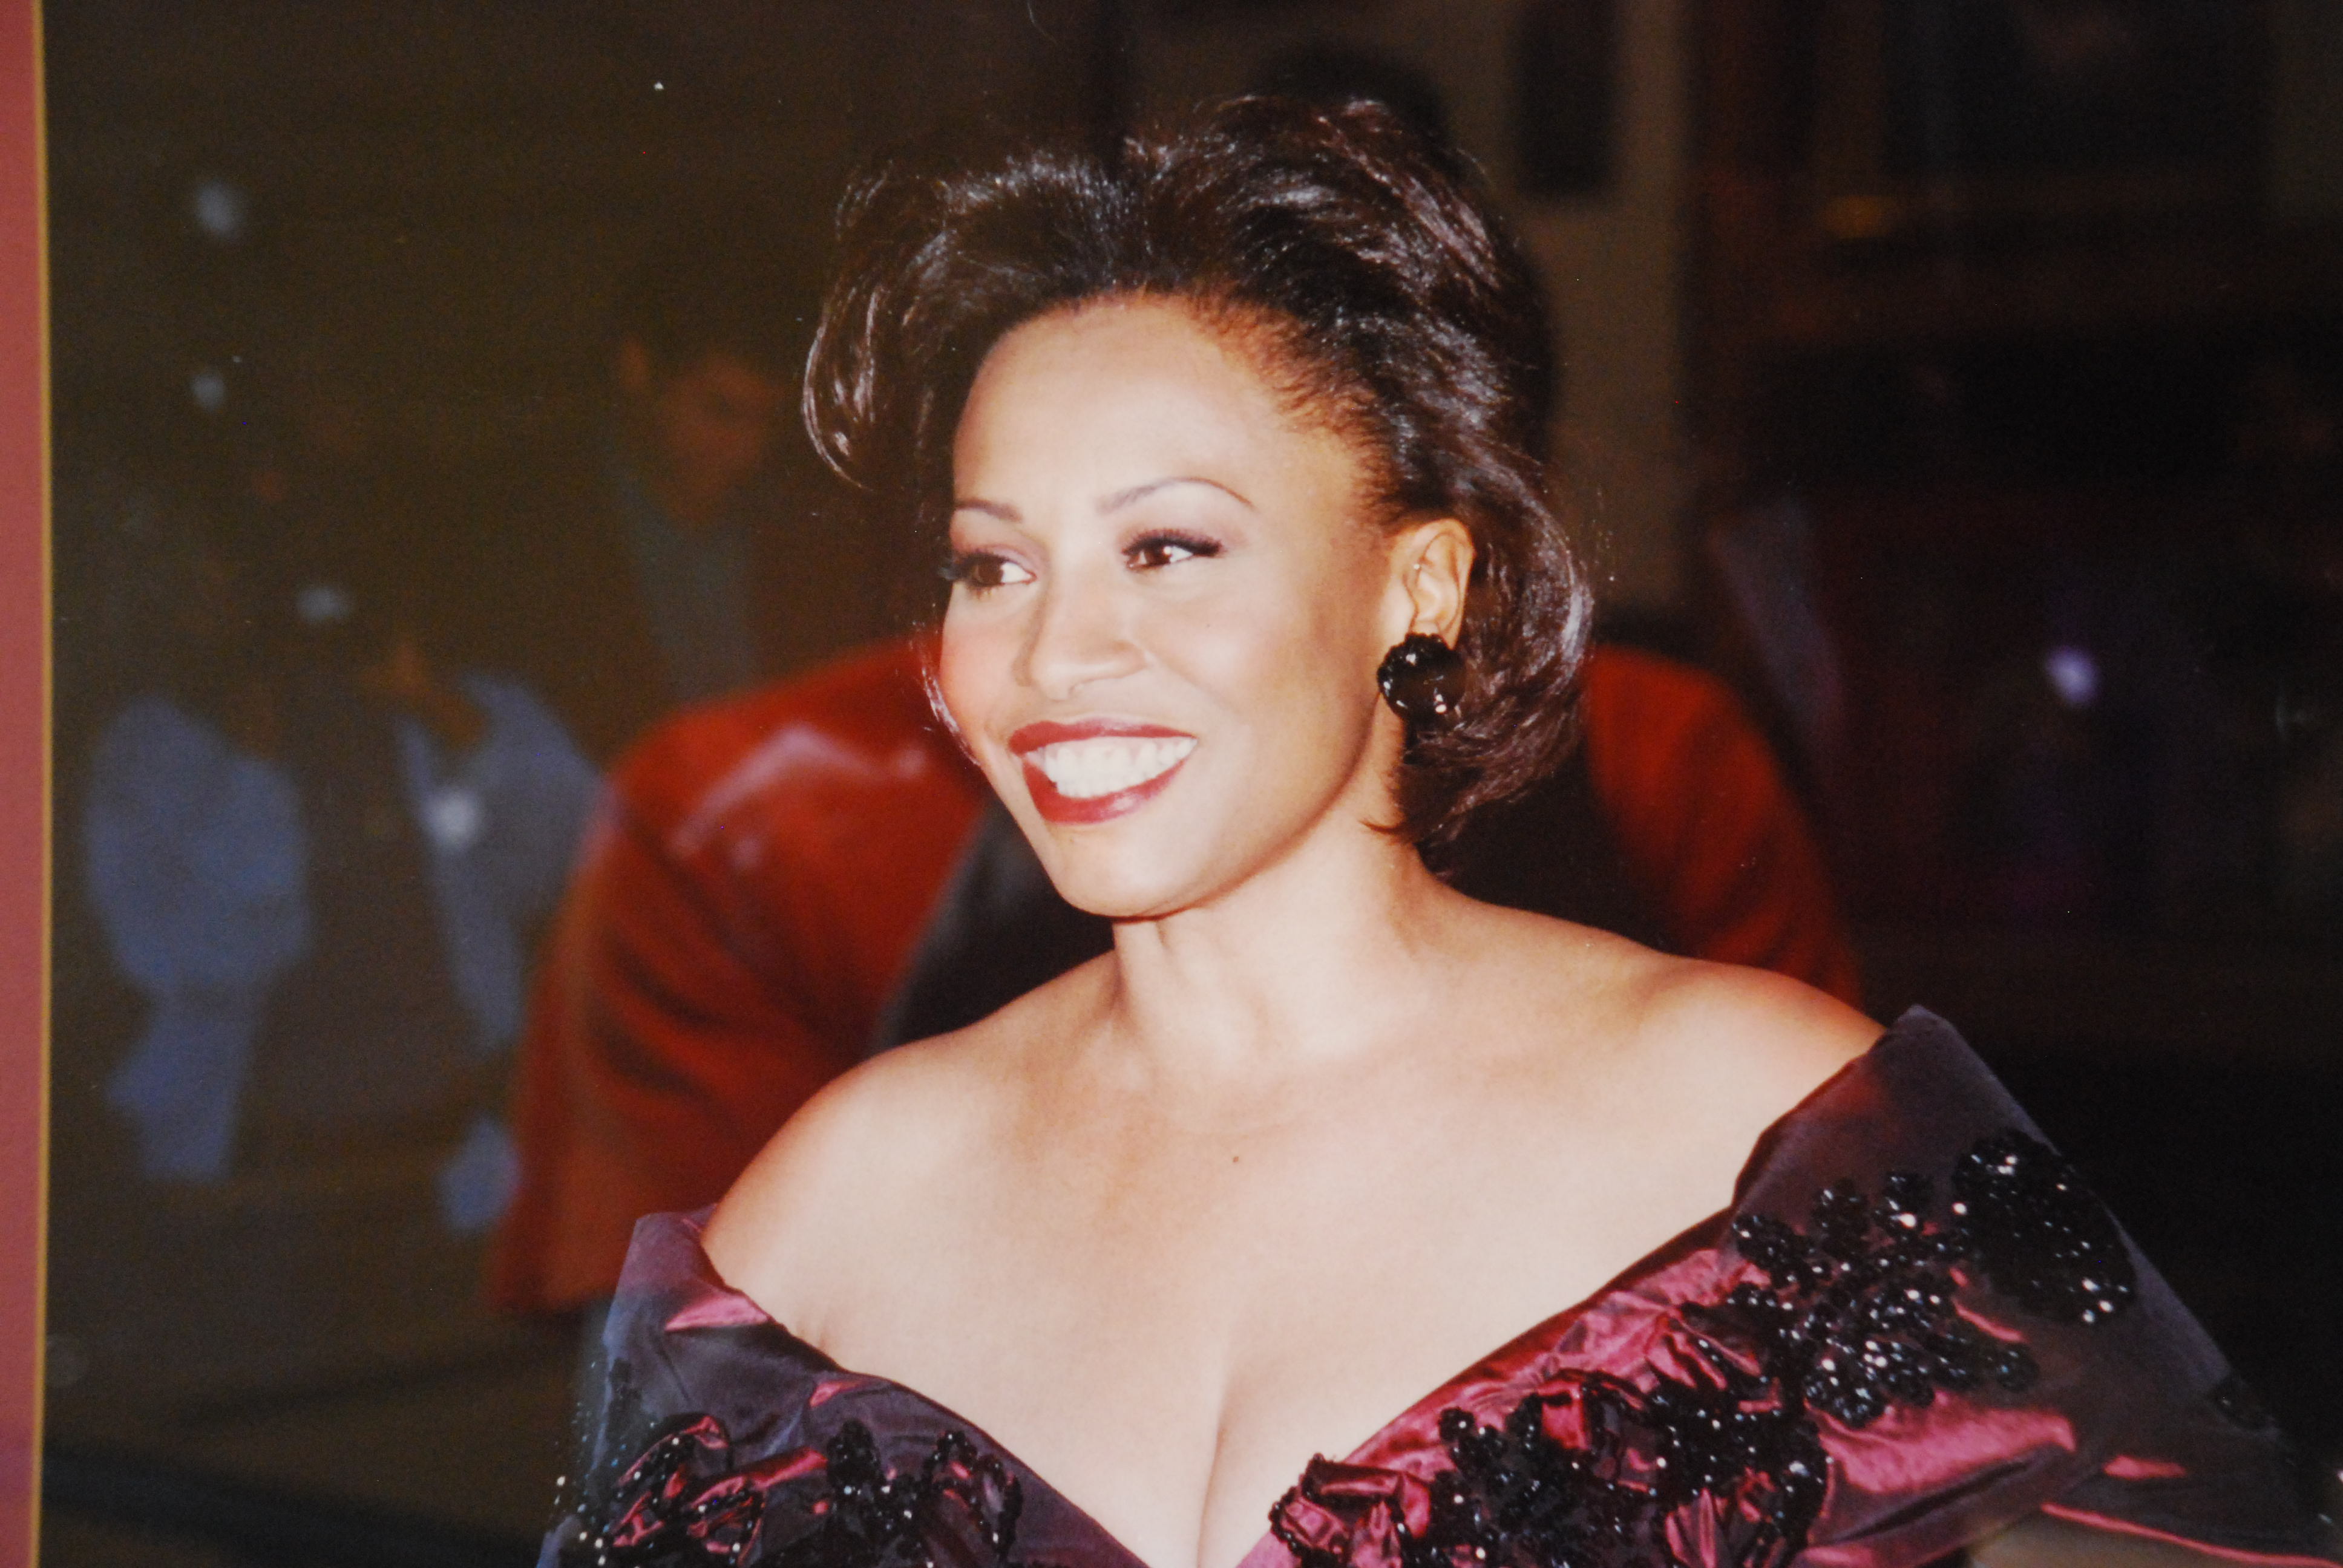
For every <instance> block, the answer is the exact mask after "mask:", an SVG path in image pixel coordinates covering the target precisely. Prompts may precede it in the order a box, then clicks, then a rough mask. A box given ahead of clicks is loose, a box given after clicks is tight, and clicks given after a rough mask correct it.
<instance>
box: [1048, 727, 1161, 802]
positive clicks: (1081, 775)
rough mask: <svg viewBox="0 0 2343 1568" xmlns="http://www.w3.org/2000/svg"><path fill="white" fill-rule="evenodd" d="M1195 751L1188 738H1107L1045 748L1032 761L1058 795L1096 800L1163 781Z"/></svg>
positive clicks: (1062, 741)
mask: <svg viewBox="0 0 2343 1568" xmlns="http://www.w3.org/2000/svg"><path fill="white" fill-rule="evenodd" d="M1194 749H1196V742H1195V739H1194V738H1192V737H1191V736H1186V735H1181V736H1161V737H1156V736H1145V737H1142V736H1108V737H1105V738H1103V739H1097V740H1061V741H1059V742H1058V743H1057V744H1056V745H1055V746H1044V747H1043V748H1041V750H1039V751H1037V752H1035V753H1033V761H1034V763H1035V764H1036V765H1037V766H1038V767H1040V769H1041V771H1042V772H1043V773H1045V774H1047V775H1048V776H1049V779H1050V782H1051V783H1052V784H1054V785H1056V786H1057V789H1058V793H1059V794H1061V795H1063V796H1066V797H1068V798H1069V799H1075V800H1093V799H1097V798H1098V797H1099V796H1101V795H1112V794H1114V793H1116V792H1117V791H1118V790H1122V789H1136V788H1138V787H1139V786H1140V785H1141V784H1144V783H1146V782H1147V781H1148V780H1149V779H1155V778H1160V777H1161V776H1162V775H1163V774H1165V773H1168V772H1170V771H1171V770H1172V769H1173V768H1175V767H1177V766H1178V765H1179V763H1180V761H1181V759H1182V758H1184V757H1186V756H1187V755H1188V753H1189V752H1191V751H1193V750H1194Z"/></svg>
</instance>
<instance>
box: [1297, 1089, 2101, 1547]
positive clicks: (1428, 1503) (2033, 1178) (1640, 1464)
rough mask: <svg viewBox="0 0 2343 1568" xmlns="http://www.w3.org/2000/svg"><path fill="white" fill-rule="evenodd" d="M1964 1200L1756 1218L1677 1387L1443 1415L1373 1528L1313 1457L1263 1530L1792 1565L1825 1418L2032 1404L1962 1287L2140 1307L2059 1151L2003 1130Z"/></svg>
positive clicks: (1575, 1379)
mask: <svg viewBox="0 0 2343 1568" xmlns="http://www.w3.org/2000/svg"><path fill="white" fill-rule="evenodd" d="M1952 1187H1953V1192H1954V1201H1953V1202H1952V1204H1951V1205H1950V1206H1949V1209H1950V1212H1949V1215H1948V1218H1947V1219H1946V1221H1933V1220H1931V1219H1930V1217H1929V1214H1930V1211H1931V1209H1932V1208H1933V1207H1934V1194H1933V1191H1932V1189H1931V1184H1930V1183H1929V1182H1928V1181H1927V1180H1926V1178H1924V1177H1920V1176H1916V1175H1912V1174H1909V1173H1903V1172H1898V1173H1896V1174H1893V1175H1890V1176H1889V1177H1888V1178H1887V1179H1886V1181H1885V1183H1883V1186H1882V1190H1881V1195H1880V1197H1879V1198H1878V1199H1877V1200H1876V1201H1873V1200H1871V1199H1868V1198H1866V1197H1865V1194H1864V1192H1863V1191H1862V1190H1861V1189H1860V1188H1858V1187H1856V1186H1855V1184H1853V1183H1852V1182H1839V1183H1836V1184H1835V1185H1833V1186H1831V1187H1828V1188H1826V1189H1825V1190H1824V1191H1822V1192H1821V1193H1820V1194H1819V1195H1817V1196H1816V1198H1815V1201H1814V1207H1813V1210H1812V1213H1811V1218H1810V1221H1809V1225H1808V1229H1807V1230H1806V1231H1803V1232H1802V1231H1798V1230H1796V1229H1795V1227H1793V1226H1790V1225H1788V1224H1785V1223H1784V1222H1783V1221H1779V1220H1775V1219H1772V1218H1769V1217H1767V1216H1765V1215H1755V1214H1752V1215H1744V1216H1742V1217H1741V1218H1739V1219H1737V1220H1735V1221H1734V1225H1733V1239H1734V1241H1735V1244H1736V1245H1737V1246H1738V1248H1739V1249H1740V1251H1741V1253H1742V1255H1743V1256H1744V1257H1745V1258H1747V1259H1748V1260H1749V1261H1750V1262H1752V1263H1753V1264H1755V1266H1756V1267H1757V1269H1758V1271H1760V1272H1761V1273H1763V1274H1764V1275H1765V1283H1763V1284H1758V1283H1755V1282H1752V1283H1748V1284H1743V1285H1740V1286H1737V1287H1736V1288H1735V1289H1734V1290H1733V1291H1732V1292H1730V1293H1729V1294H1727V1295H1726V1296H1725V1299H1724V1300H1723V1301H1722V1302H1713V1303H1697V1302H1695V1303H1691V1304H1688V1305H1686V1306H1685V1307H1684V1309H1683V1318H1684V1324H1685V1326H1686V1329H1687V1330H1688V1345H1689V1349H1690V1352H1691V1355H1690V1357H1688V1358H1687V1360H1688V1361H1689V1362H1690V1364H1689V1365H1688V1366H1687V1367H1686V1368H1685V1369H1684V1374H1683V1375H1681V1376H1678V1375H1671V1374H1669V1373H1666V1372H1655V1373H1654V1376H1653V1378H1652V1381H1651V1385H1650V1386H1649V1387H1648V1388H1641V1387H1637V1386H1634V1385H1631V1384H1628V1383H1626V1382H1622V1381H1620V1380H1618V1379H1616V1378H1613V1377H1610V1376H1608V1375H1606V1374H1602V1373H1582V1374H1575V1375H1574V1374H1569V1373H1564V1374H1563V1375H1562V1376H1560V1377H1558V1378H1556V1379H1554V1380H1553V1381H1552V1382H1549V1383H1548V1384H1547V1386H1546V1388H1545V1389H1544V1390H1541V1392H1538V1393H1536V1394H1533V1395H1531V1396H1530V1397H1529V1398H1528V1399H1525V1400H1524V1401H1523V1402H1521V1403H1520V1404H1518V1405H1516V1406H1514V1408H1513V1411H1512V1412H1511V1413H1510V1414H1509V1415H1508V1416H1507V1417H1506V1419H1505V1421H1504V1422H1503V1425H1502V1426H1500V1427H1484V1426H1483V1425H1481V1424H1480V1422H1478V1421H1477V1420H1476V1419H1475V1418H1474V1417H1473V1415H1472V1414H1471V1413H1470V1412H1465V1411H1463V1410H1449V1411H1446V1412H1443V1414H1442V1416H1441V1424H1440V1435H1441V1441H1442V1443H1443V1446H1444V1447H1445V1448H1446V1449H1447V1451H1448V1455H1449V1459H1450V1461H1451V1463H1452V1465H1453V1468H1452V1469H1450V1470H1446V1471H1443V1472H1442V1473H1439V1474H1438V1475H1436V1476H1434V1477H1433V1479H1432V1480H1431V1481H1430V1482H1429V1483H1423V1485H1425V1486H1427V1487H1428V1490H1429V1496H1428V1498H1424V1499H1420V1500H1418V1506H1417V1507H1415V1508H1414V1509H1413V1510H1411V1509H1409V1508H1408V1507H1406V1506H1404V1505H1403V1499H1402V1498H1401V1496H1400V1495H1399V1494H1400V1493H1403V1492H1404V1491H1405V1490H1406V1486H1407V1485H1408V1484H1411V1483H1403V1482H1402V1481H1401V1480H1400V1479H1399V1478H1396V1477H1393V1478H1392V1481H1391V1484H1390V1488H1388V1489H1387V1490H1391V1491H1392V1492H1393V1495H1392V1496H1390V1497H1387V1498H1384V1499H1382V1500H1381V1501H1380V1503H1379V1506H1380V1508H1381V1512H1380V1513H1376V1512H1375V1509H1374V1507H1373V1506H1370V1505H1368V1504H1366V1503H1363V1502H1362V1501H1361V1499H1362V1498H1363V1496H1365V1495H1367V1494H1368V1493H1373V1491H1374V1490H1375V1488H1374V1487H1373V1485H1368V1486H1365V1487H1362V1485H1361V1484H1360V1483H1359V1482H1358V1480H1357V1479H1356V1478H1357V1477H1358V1475H1359V1474H1360V1473H1359V1472H1357V1471H1356V1470H1355V1469H1354V1468H1353V1467H1343V1466H1332V1465H1328V1464H1326V1463H1325V1462H1319V1463H1318V1464H1315V1465H1313V1466H1312V1469H1311V1472H1310V1473H1309V1474H1308V1475H1305V1476H1304V1478H1303V1480H1302V1484H1301V1485H1299V1486H1297V1487H1296V1488H1295V1489H1294V1490H1293V1491H1292V1492H1290V1493H1287V1494H1286V1495H1285V1497H1284V1498H1283V1499H1282V1501H1281V1502H1280V1503H1279V1504H1278V1505H1277V1507H1276V1508H1274V1509H1272V1511H1271V1513H1270V1523H1271V1527H1272V1529H1273V1530H1274V1531H1275V1532H1276V1533H1277V1535H1278V1538H1279V1539H1280V1540H1281V1541H1282V1542H1283V1543H1284V1544H1285V1546H1286V1548H1287V1550H1288V1551H1290V1552H1291V1553H1292V1554H1293V1556H1294V1558H1295V1559H1296V1560H1297V1562H1299V1563H1301V1565H1302V1568H1353V1559H1354V1557H1357V1556H1358V1555H1359V1553H1358V1551H1357V1547H1358V1545H1359V1544H1360V1543H1359V1542H1358V1541H1357V1535H1358V1533H1360V1531H1361V1530H1365V1531H1366V1532H1367V1533H1371V1534H1379V1533H1382V1532H1383V1531H1384V1530H1388V1532H1389V1533H1390V1536H1391V1537H1392V1539H1391V1540H1390V1541H1389V1542H1388V1543H1383V1544H1379V1545H1378V1546H1377V1548H1376V1549H1374V1550H1373V1551H1371V1552H1369V1553H1367V1555H1370V1556H1374V1557H1376V1558H1378V1559H1388V1558H1390V1557H1392V1556H1394V1555H1395V1556H1396V1557H1397V1559H1398V1561H1399V1563H1400V1564H1401V1568H1483V1565H1501V1568H1653V1565H1659V1564H1666V1565H1671V1568H1674V1565H1678V1564H1682V1563H1684V1562H1686V1561H1687V1559H1686V1558H1685V1557H1684V1555H1683V1554H1682V1552H1680V1551H1679V1550H1678V1548H1679V1547H1681V1548H1683V1549H1684V1551H1690V1550H1694V1544H1693V1543H1696V1542H1705V1543H1706V1544H1705V1545H1704V1546H1700V1547H1698V1548H1697V1549H1698V1551H1699V1553H1700V1560H1701V1561H1703V1562H1714V1563H1734V1564H1739V1565H1743V1568H1780V1565H1782V1564H1785V1563H1788V1562H1789V1561H1790V1560H1791V1559H1792V1558H1795V1556H1796V1555H1797V1554H1798V1553H1800V1552H1801V1551H1803V1550H1804V1549H1805V1544H1806V1537H1807V1533H1808V1531H1809V1530H1810V1529H1811V1528H1812V1527H1813V1524H1814V1522H1815V1519H1816V1518H1817V1517H1818V1516H1819V1515H1820V1513H1821V1512H1822V1506H1823V1502H1824V1498H1825V1493H1826V1491H1827V1489H1828V1483H1829V1461H1828V1456H1827V1454H1826V1452H1825V1449H1824V1446H1823V1442H1822V1431H1821V1427H1820V1425H1819V1423H1818V1420H1817V1418H1818V1417H1828V1418H1829V1419H1830V1420H1832V1421H1834V1422H1837V1423H1838V1424H1839V1425H1841V1426H1843V1427H1848V1428H1853V1429H1857V1430H1860V1429H1861V1428H1863V1427H1866V1426H1868V1425H1870V1424H1871V1423H1872V1422H1875V1421H1877V1420H1878V1419H1879V1418H1880V1417H1881V1416H1882V1415H1884V1414H1885V1413H1886V1412H1887V1411H1888V1410H1889V1409H1890V1408H1892V1407H1895V1406H1899V1405H1901V1406H1906V1407H1920V1406H1926V1405H1927V1404H1930V1403H1932V1402H1934V1401H1935V1399H1936V1394H1937V1392H1939V1391H1940V1390H1942V1391H1952V1392H1962V1393H1986V1392H1996V1391H1998V1392H2004V1393H2019V1392H2024V1391H2025V1390H2026V1388H2028V1387H2030V1386H2031V1385H2032V1384H2033V1382H2035V1380H2036V1377H2037V1376H2038V1375H2039V1374H2038V1372H2037V1369H2036V1365H2035V1362H2034V1358H2033V1356H2032V1354H2031V1353H2029V1352H2027V1350H2026V1347H2025V1346H2023V1345H2021V1344H2010V1343H2006V1342H2003V1341H2001V1340H1998V1339H1996V1338H1994V1337H1993V1336H1992V1335H1989V1334H1987V1333H1986V1332H1983V1331H1982V1330H1979V1329H1977V1328H1976V1327H1975V1326H1973V1325H1972V1324H1970V1323H1969V1322H1967V1321H1966V1319H1964V1318H1962V1317H1961V1316H1960V1315H1959V1313H1958V1312H1957V1311H1956V1298H1957V1296H1958V1295H1959V1292H1960V1291H1961V1289H1962V1284H1963V1281H1964V1280H1965V1279H1968V1278H1973V1277H1975V1276H1976V1275H1980V1274H1981V1275H1982V1276H1983V1277H1984V1278H1985V1279H1986V1281H1989V1282H1991V1284H1992V1285H1993V1287H1994V1288H1995V1289H1996V1290H1997V1291H1999V1292H2001V1293H2003V1294H2004V1295H2006V1296H2008V1297H2010V1298H2011V1299H2012V1300H2014V1301H2016V1302H2017V1303H2018V1304H2019V1305H2020V1306H2022V1307H2024V1308H2025V1309H2026V1311H2028V1312H2032V1313H2034V1314H2036V1315H2037V1316H2040V1317H2046V1318H2049V1319H2052V1320H2055V1321H2057V1322H2066V1323H2072V1324H2077V1325H2087V1324H2097V1323H2103V1322H2107V1320H2108V1319H2110V1318H2113V1317H2115V1316H2117V1314H2119V1313H2121V1312H2123V1311H2124V1310H2125V1309H2126V1308H2127V1307H2128V1306H2129V1305H2130V1304H2131V1302H2132V1301H2133V1299H2134V1297H2135V1295H2136V1294H2137V1275H2136V1272H2135V1270H2134V1267H2133V1264H2132V1261H2131V1257H2130V1254H2129V1251H2127V1248H2126V1247H2125V1245H2124V1241H2123V1238H2122V1235H2121V1233H2120V1232H2119V1231H2117V1228H2116V1223H2115V1221H2114V1219H2113V1218H2112V1217H2111V1216H2110V1215H2109V1214H2108V1213H2107V1210H2106V1208H2105V1207H2104V1206H2103V1205H2101V1204H2100V1202H2099V1201H2098V1200H2097V1198H2096V1197H2094V1196H2093V1195H2092V1194H2091V1192H2090V1191H2089V1190H2088V1189H2087V1187H2085V1186H2084V1185H2083V1182H2082V1181H2081V1179H2080V1178H2079V1177H2078V1176H2077V1174H2076V1172H2075V1170H2074V1168H2073V1166H2071V1165H2070V1164H2069V1163H2068V1162H2067V1161H2066V1160H2065V1158H2064V1157H2062V1156H2061V1155H2059V1154H2058V1153H2057V1152H2056V1151H2055V1150H2053V1149H2051V1148H2049V1147H2048V1146H2047V1145H2046V1144H2044V1143H2042V1142H2040V1141H2036V1140H2035V1139H2033V1138H2030V1137H2028V1136H2026V1134H2025V1133H2023V1132H2019V1131H2014V1130H2013V1131H2006V1132H2002V1133H1999V1134H1996V1136H1994V1137H1991V1138H1987V1139H1984V1140H1981V1141H1978V1142H1977V1143H1976V1145H1975V1146H1974V1147H1972V1148H1971V1149H1970V1150H1969V1151H1968V1152H1967V1153H1966V1155H1964V1156H1963V1157H1962V1158H1961V1160H1960V1161H1958V1162H1957V1163H1956V1165H1955V1167H1954V1171H1953V1181H1952ZM1556 1384H1562V1385H1564V1386H1563V1387H1560V1388H1557V1387H1556ZM1411 1512H1413V1514H1414V1515H1415V1516H1416V1517H1417V1521H1418V1523H1416V1524H1414V1525H1413V1526H1411V1524H1410V1523H1409V1516H1410V1514H1411ZM1305 1514H1307V1515H1308V1516H1309V1517H1308V1518H1307V1519H1305V1518H1304V1515H1305ZM1371 1521H1373V1523H1372V1524H1371V1523H1370V1522H1371ZM1305 1524H1307V1525H1311V1526H1313V1527H1311V1528H1304V1525H1305Z"/></svg>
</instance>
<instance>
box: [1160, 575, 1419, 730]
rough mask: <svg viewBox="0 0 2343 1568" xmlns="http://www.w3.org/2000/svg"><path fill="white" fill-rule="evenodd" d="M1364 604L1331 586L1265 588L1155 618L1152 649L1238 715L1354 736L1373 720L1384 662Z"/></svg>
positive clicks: (1278, 585)
mask: <svg viewBox="0 0 2343 1568" xmlns="http://www.w3.org/2000/svg"><path fill="white" fill-rule="evenodd" d="M1345 586H1348V585H1345ZM1312 589H1314V590H1315V591H1310V590H1312ZM1354 597H1355V596H1353V595H1350V594H1347V593H1344V592H1339V591H1338V592H1334V593H1328V592H1326V591H1325V584H1324V580H1323V579H1319V580H1318V581H1316V582H1314V583H1309V584H1303V583H1297V582H1276V583H1263V584H1261V585H1258V587H1257V588H1256V589H1255V590H1254V591H1252V592H1250V593H1247V594H1244V595H1242V596H1241V597H1233V598H1229V599H1224V600H1220V601H1217V602H1214V603H1212V604H1210V605H1196V606H1191V607H1186V608H1184V609H1183V610H1182V611H1181V612H1178V613H1166V614H1163V615H1161V616H1158V617H1155V618H1153V620H1154V622H1155V624H1154V626H1153V627H1152V628H1151V629H1150V633H1149V641H1150V642H1151V645H1152V647H1153V649H1154V651H1155V653H1156V654H1157V656H1158V657H1159V658H1161V659H1162V660H1163V662H1164V663H1165V664H1167V665H1169V666H1171V667H1172V668H1175V669H1177V670H1178V671H1179V672H1180V673H1181V674H1182V676H1183V677H1184V678H1187V679H1188V680H1189V681H1190V682H1191V683H1192V684H1193V685H1195V686H1197V687H1199V688H1202V689H1206V690H1209V691H1212V692H1216V693H1218V694H1220V697H1221V699H1222V701H1223V702H1224V703H1225V704H1227V705H1228V706H1229V707H1231V708H1232V709H1240V710H1244V711H1249V712H1252V713H1257V714H1262V715H1263V716H1265V717H1267V718H1268V719H1269V721H1270V722H1271V723H1272V725H1273V726H1276V727H1279V728H1281V729H1288V730H1290V729H1292V727H1295V726H1302V725H1306V726H1309V727H1310V728H1311V729H1312V730H1313V731H1314V732H1316V733H1318V734H1319V735H1321V736H1326V735H1327V734H1328V733H1329V732H1330V731H1333V730H1340V731H1344V732H1347V731H1349V730H1351V729H1355V728H1356V727H1357V726H1358V724H1359V723H1360V722H1361V721H1362V720H1361V715H1362V714H1363V713H1366V712H1368V711H1369V705H1368V704H1367V701H1366V699H1369V698H1372V697H1373V695H1374V691H1373V682H1374V661H1375V660H1376V659H1377V658H1381V657H1382V651H1381V649H1380V648H1370V647H1369V644H1371V643H1372V642H1373V638H1374V628H1373V617H1372V615H1371V614H1369V613H1363V612H1362V610H1361V608H1360V607H1359V605H1357V604H1355V603H1353V598H1354Z"/></svg>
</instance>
